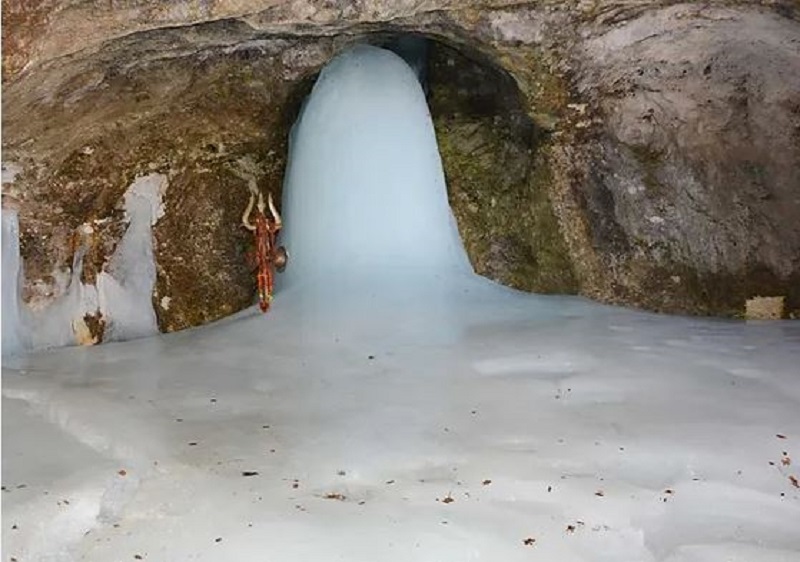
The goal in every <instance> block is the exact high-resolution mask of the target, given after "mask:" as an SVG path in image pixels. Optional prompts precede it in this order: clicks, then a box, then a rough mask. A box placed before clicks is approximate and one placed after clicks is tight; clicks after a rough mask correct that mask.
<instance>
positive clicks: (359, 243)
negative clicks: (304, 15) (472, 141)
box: [282, 46, 469, 285]
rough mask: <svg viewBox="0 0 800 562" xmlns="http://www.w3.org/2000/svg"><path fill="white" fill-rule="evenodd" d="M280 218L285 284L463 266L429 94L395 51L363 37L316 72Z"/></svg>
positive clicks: (293, 145)
mask: <svg viewBox="0 0 800 562" xmlns="http://www.w3.org/2000/svg"><path fill="white" fill-rule="evenodd" d="M284 218H285V220H286V226H285V228H284V231H283V237H282V239H283V243H284V244H285V245H286V246H287V248H288V249H289V252H290V254H291V267H289V268H288V269H287V271H286V274H285V277H286V279H285V282H286V284H287V285H291V284H292V283H298V282H314V281H320V280H323V281H324V280H326V279H327V278H329V277H331V276H334V277H341V276H347V277H351V278H352V277H359V276H373V275H374V274H375V273H376V272H377V273H378V274H382V272H385V271H386V270H387V269H392V270H396V269H403V270H404V275H405V274H406V273H407V272H408V270H410V269H413V270H415V271H419V272H425V273H431V272H437V273H441V272H445V273H450V272H452V271H453V270H456V271H468V270H469V263H468V261H467V259H466V255H465V253H464V250H463V248H462V245H461V242H460V239H459V237H458V231H457V229H456V226H455V220H454V219H453V216H452V213H451V211H450V207H449V205H448V202H447V191H446V187H445V182H444V172H443V170H442V163H441V159H440V158H439V151H438V148H437V146H436V135H435V132H434V129H433V122H432V121H431V118H430V114H429V112H428V106H427V103H426V101H425V95H424V93H423V91H422V88H421V86H420V84H419V81H418V80H417V76H416V74H415V73H414V71H413V70H412V69H411V68H410V67H409V66H408V65H407V64H406V63H405V62H404V61H403V60H402V59H401V58H400V57H399V56H397V55H395V54H394V53H392V52H389V51H386V50H383V49H377V48H374V47H368V46H361V47H358V48H356V49H354V50H352V51H349V52H347V53H344V54H343V55H340V56H339V57H337V58H336V59H334V60H333V61H332V62H331V63H330V64H329V65H328V66H327V67H326V68H325V69H323V71H322V72H321V73H320V76H319V79H318V80H317V83H316V84H315V85H314V89H313V91H312V93H311V96H310V98H309V99H308V101H307V102H306V103H305V106H304V108H303V110H302V113H301V115H300V117H299V119H298V121H297V123H296V124H295V127H294V130H293V133H292V137H291V148H290V153H289V165H288V170H287V174H286V181H285V189H284Z"/></svg>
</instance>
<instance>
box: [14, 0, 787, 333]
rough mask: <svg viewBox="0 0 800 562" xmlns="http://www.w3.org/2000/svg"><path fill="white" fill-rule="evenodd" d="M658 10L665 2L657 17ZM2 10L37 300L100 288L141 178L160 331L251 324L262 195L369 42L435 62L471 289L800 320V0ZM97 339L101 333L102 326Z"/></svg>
mask: <svg viewBox="0 0 800 562" xmlns="http://www.w3.org/2000/svg"><path fill="white" fill-rule="evenodd" d="M662 4H663V7H662ZM670 4H673V3H671V2H664V3H658V2H613V1H609V2H578V3H574V4H573V3H564V2H555V1H553V2H550V1H544V2H543V1H533V0H532V1H531V2H514V3H512V4H509V3H508V2H503V1H500V0H494V1H493V0H472V1H470V2H464V1H458V2H456V1H447V0H438V1H435V0H430V1H427V2H422V3H420V2H410V1H409V2H387V1H385V0H371V1H365V2H312V1H308V0H305V1H279V0H273V1H268V0H245V1H237V2H225V1H222V2H214V3H202V2H200V3H198V2H194V1H189V0H185V1H179V2H170V3H168V4H165V3H162V2H153V1H149V0H137V1H135V2H126V3H124V6H118V5H116V3H113V4H108V5H105V4H104V5H102V6H98V5H97V3H94V2H65V1H59V0H40V1H37V2H22V1H18V0H4V2H3V12H4V17H5V18H6V21H5V23H9V21H11V20H12V19H13V21H14V22H17V24H18V25H14V26H8V25H7V26H4V34H3V47H4V48H3V62H4V65H3V72H4V74H3V79H4V85H3V94H4V95H3V116H4V119H3V159H4V164H13V165H14V168H15V169H16V170H19V172H20V173H19V174H17V176H16V179H15V180H14V181H13V183H7V184H5V185H4V205H14V206H16V207H18V208H19V211H20V228H21V232H22V253H23V257H24V260H25V272H26V279H25V292H24V296H25V299H26V300H27V301H28V302H29V303H31V304H32V305H35V306H37V307H39V308H45V307H47V305H48V303H49V302H52V301H53V300H54V299H56V298H57V297H58V296H59V294H62V293H63V292H64V291H65V290H66V286H65V283H66V282H67V281H68V280H69V279H70V268H71V267H72V264H73V257H74V255H75V252H76V248H77V247H78V243H77V242H76V229H78V228H79V227H81V225H86V224H90V225H91V226H92V229H91V230H92V236H91V238H90V245H89V248H88V249H87V254H86V258H85V259H84V261H83V271H82V279H83V281H84V282H85V283H89V284H91V283H93V282H94V279H95V278H96V275H97V273H98V272H100V271H102V270H103V269H104V267H106V266H107V260H108V257H109V256H110V255H111V254H112V253H113V251H114V248H115V246H116V244H117V243H118V241H119V239H120V238H121V236H122V234H123V233H124V231H125V228H126V224H125V221H124V215H123V213H122V211H121V198H122V194H123V193H124V192H125V189H126V188H127V186H128V185H130V184H131V183H132V182H133V180H134V179H135V178H136V177H140V176H142V175H146V174H150V173H153V172H158V173H162V174H164V175H165V176H167V178H168V182H169V185H168V188H167V190H166V193H165V209H166V212H165V215H164V216H163V217H162V218H161V219H160V220H159V221H158V223H157V224H156V225H155V227H154V234H155V240H156V248H155V256H156V262H157V282H156V291H155V293H154V296H153V303H154V307H155V310H156V313H157V316H158V319H159V326H160V328H161V329H162V330H165V331H171V330H177V329H182V328H185V327H189V326H195V325H200V324H203V323H206V322H209V321H212V320H215V319H218V318H221V317H223V316H226V315H228V314H230V313H232V312H235V311H237V310H240V309H242V308H243V307H245V306H248V305H249V304H250V303H251V302H252V297H253V291H254V279H253V276H252V273H251V271H250V270H249V267H248V265H247V262H246V259H245V254H246V253H247V251H248V250H249V245H250V239H249V235H248V233H247V232H246V231H245V230H244V229H243V228H241V226H240V217H241V212H242V210H243V208H244V206H245V204H246V202H247V197H248V192H247V184H248V182H249V181H251V180H255V181H256V182H257V183H258V185H259V186H260V187H261V188H262V189H265V190H271V191H272V192H273V193H274V194H275V196H276V200H278V201H279V200H280V191H281V185H282V176H283V170H284V166H285V158H286V143H287V136H288V130H289V127H290V126H291V123H292V120H293V119H294V117H295V115H296V112H297V110H298V107H299V103H300V101H301V100H302V97H303V95H304V93H305V92H307V91H308V89H309V87H310V85H311V84H312V82H313V77H314V75H315V73H316V72H318V71H319V69H320V68H321V67H322V66H323V65H324V64H325V63H326V62H327V61H328V60H330V58H331V57H332V56H334V55H335V54H336V53H337V52H339V51H340V50H341V49H343V48H346V46H347V45H349V44H351V43H353V42H356V41H370V42H373V43H375V42H380V41H381V40H385V39H386V38H387V37H391V36H397V35H399V34H402V33H416V34H421V35H424V36H426V37H428V38H429V39H431V41H433V42H432V43H431V49H430V60H429V70H428V84H427V86H428V95H429V102H430V106H431V112H432V115H433V118H434V122H435V126H436V129H437V136H438V138H439V143H440V149H441V153H442V158H443V162H444V165H445V171H446V175H447V178H448V183H449V187H450V200H451V204H452V206H453V209H454V212H455V214H456V217H457V220H458V223H459V228H460V230H461V233H462V237H463V239H464V242H465V246H466V247H467V250H468V253H469V255H470V258H471V260H472V262H473V265H474V266H475V268H476V270H477V271H478V272H479V273H481V274H484V275H486V276H488V277H491V278H494V279H496V280H499V281H500V282H503V283H505V284H508V285H511V286H514V287H517V288H522V289H526V290H535V291H544V292H581V293H583V294H586V295H589V296H592V297H593V298H597V299H600V300H603V301H606V302H614V303H621V304H628V305H633V306H641V307H645V308H649V309H653V310H663V311H669V312H689V313H704V314H726V315H738V314H743V313H744V308H745V302H746V300H747V299H750V298H752V297H756V296H764V297H770V296H775V297H780V296H783V297H785V309H786V311H787V312H788V313H790V314H791V313H795V314H796V313H797V312H798V311H800V293H799V292H798V291H800V23H798V22H799V21H800V18H798V7H797V4H796V2H792V1H788V0H787V1H785V2H780V1H779V2H774V1H773V2H768V3H766V2H765V3H764V4H765V6H762V5H761V4H762V3H761V2H756V1H754V2H725V1H719V2H713V3H710V4H709V3H706V2H704V3H696V4H695V3H686V4H680V5H670ZM99 324H100V323H99V322H98V325H99Z"/></svg>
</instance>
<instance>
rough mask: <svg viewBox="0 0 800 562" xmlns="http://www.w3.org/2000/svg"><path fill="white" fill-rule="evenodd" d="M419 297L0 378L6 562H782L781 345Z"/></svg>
mask: <svg viewBox="0 0 800 562" xmlns="http://www.w3.org/2000/svg"><path fill="white" fill-rule="evenodd" d="M425 286H426V289H425V291H424V292H415V293H414V294H404V291H403V288H402V287H400V286H398V287H394V288H389V289H388V290H386V291H385V292H381V293H377V292H374V291H370V289H369V285H365V287H364V288H363V290H359V291H354V292H353V293H352V294H350V295H349V296H348V295H345V296H343V298H342V299H339V300H336V301H335V302H332V301H333V299H331V297H330V295H331V294H336V289H335V288H333V289H334V290H333V291H332V292H329V291H328V290H325V291H322V290H320V291H318V292H317V293H311V294H309V293H308V292H300V291H293V290H286V291H283V292H282V293H280V294H279V298H278V299H277V300H276V302H275V304H274V309H273V310H272V311H271V312H270V313H269V314H267V315H261V314H256V313H254V312H253V311H248V312H246V313H243V314H241V315H239V317H238V318H234V319H230V320H227V321H224V322H222V323H219V324H217V325H214V326H210V327H206V328H202V329H198V330H193V331H189V332H184V333H178V334H173V335H169V336H162V337H156V338H150V339H144V340H138V341H133V342H127V343H118V344H110V345H104V346H100V347H96V348H70V349H62V350H57V351H52V352H49V353H39V354H36V355H33V356H30V357H29V358H27V359H24V360H19V361H17V362H14V361H11V362H7V365H6V367H5V368H4V369H3V485H4V492H3V533H2V538H3V559H4V560H9V559H10V557H12V556H13V557H15V558H16V559H17V560H18V561H20V562H23V561H28V560H93V561H120V560H135V559H138V558H137V557H141V559H143V560H160V561H165V560H166V561H182V560H237V561H249V560H254V561H255V560H281V561H289V560H292V561H294V560H303V561H317V560H319V561H326V562H327V561H331V560H343V561H350V562H355V561H364V562H367V561H369V562H372V561H375V560H385V561H394V560H397V561H401V560H402V561H409V560H414V561H437V562H441V561H463V560H478V559H480V560H492V561H494V560H503V561H508V562H510V561H514V560H525V561H528V560H559V561H562V562H567V561H590V560H591V561H609V562H611V561H613V562H624V561H650V560H664V561H670V562H678V561H682V562H690V561H691V562H696V561H709V562H711V561H714V562H720V561H769V562H776V561H786V562H788V561H797V560H798V559H800V533H798V528H797V523H798V521H800V489H798V488H797V486H796V485H794V484H793V483H792V480H791V478H792V477H800V467H798V463H800V447H798V441H799V440H800V374H799V373H798V368H797V365H798V364H800V324H798V323H797V322H779V323H768V324H752V323H748V324H745V323H742V322H730V321H711V320H699V319H688V318H675V317H665V316H657V315H651V314H645V313H639V312H633V311H628V310H623V309H617V308H611V307H604V306H600V305H596V304H592V303H589V302H587V301H584V300H581V299H575V298H558V297H542V296H533V295H525V294H520V293H516V292H513V291H510V290H507V289H503V288H500V287H497V286H495V285H493V284H491V283H488V282H486V281H483V280H481V279H479V278H469V277H463V278H457V279H455V280H453V279H451V280H448V281H440V282H439V284H437V283H436V282H429V283H426V284H425ZM795 459H797V460H795Z"/></svg>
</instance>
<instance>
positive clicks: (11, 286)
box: [2, 170, 25, 356]
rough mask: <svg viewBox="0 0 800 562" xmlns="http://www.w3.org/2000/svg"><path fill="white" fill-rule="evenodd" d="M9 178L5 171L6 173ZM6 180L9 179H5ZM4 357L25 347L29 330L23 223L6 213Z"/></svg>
mask: <svg viewBox="0 0 800 562" xmlns="http://www.w3.org/2000/svg"><path fill="white" fill-rule="evenodd" d="M3 173H4V174H5V170H4V172H3ZM4 179H5V178H4ZM2 236H3V239H2V241H3V262H2V267H3V269H2V272H3V273H2V275H3V278H2V283H3V309H2V315H3V336H2V337H3V356H7V355H13V354H16V353H19V352H20V351H22V350H23V349H24V347H25V342H24V339H25V330H24V327H23V323H22V313H21V310H20V294H19V291H20V286H19V279H20V275H21V274H22V272H21V268H22V263H21V260H20V256H19V221H18V219H17V213H16V212H15V211H7V210H5V209H3V234H2Z"/></svg>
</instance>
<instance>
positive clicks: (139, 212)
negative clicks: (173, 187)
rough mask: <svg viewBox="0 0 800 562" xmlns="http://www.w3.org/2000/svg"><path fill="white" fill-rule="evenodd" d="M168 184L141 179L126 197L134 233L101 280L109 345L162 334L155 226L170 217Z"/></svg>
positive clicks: (158, 179) (100, 294)
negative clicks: (158, 316)
mask: <svg viewBox="0 0 800 562" xmlns="http://www.w3.org/2000/svg"><path fill="white" fill-rule="evenodd" d="M166 184H167V178H166V177H165V176H163V175H162V174H150V175H147V176H143V177H140V178H137V179H136V181H134V182H133V184H131V186H130V187H129V188H128V190H127V191H126V192H125V213H126V215H127V218H128V221H129V223H128V228H127V230H126V231H125V235H124V236H123V237H122V240H121V241H120V243H119V246H118V247H117V249H116V251H115V252H114V255H113V256H112V257H111V260H110V263H109V266H108V268H107V271H104V272H103V273H101V274H100V275H98V277H97V292H98V300H99V306H100V310H101V311H102V312H103V316H104V317H105V319H106V323H107V325H106V341H109V340H127V339H132V338H139V337H143V336H148V335H152V334H157V333H158V325H157V323H156V313H155V310H153V302H152V299H153V287H154V286H155V282H156V264H155V259H154V258H153V235H152V227H153V225H155V223H156V221H157V220H158V219H159V218H160V217H161V215H163V212H164V211H163V207H162V204H161V200H162V195H163V192H164V190H165V189H166Z"/></svg>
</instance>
